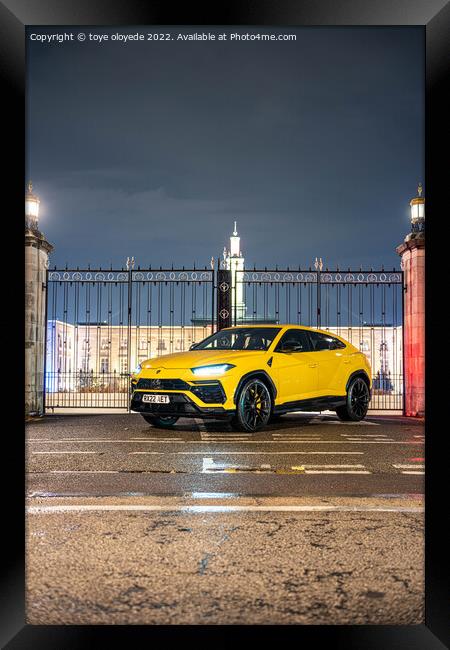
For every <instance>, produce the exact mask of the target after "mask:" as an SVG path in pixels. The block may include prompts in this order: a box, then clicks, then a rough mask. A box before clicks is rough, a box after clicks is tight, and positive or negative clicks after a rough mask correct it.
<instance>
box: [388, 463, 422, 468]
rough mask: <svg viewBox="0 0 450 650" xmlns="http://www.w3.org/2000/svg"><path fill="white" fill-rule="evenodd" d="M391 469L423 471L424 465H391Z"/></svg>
mask: <svg viewBox="0 0 450 650" xmlns="http://www.w3.org/2000/svg"><path fill="white" fill-rule="evenodd" d="M393 467H396V468H397V469H425V465H420V464H419V463H415V464H414V465H401V464H400V465H393Z"/></svg>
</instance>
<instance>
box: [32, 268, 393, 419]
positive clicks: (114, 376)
mask: <svg viewBox="0 0 450 650" xmlns="http://www.w3.org/2000/svg"><path fill="white" fill-rule="evenodd" d="M246 323H253V324H255V323H293V324H295V323H297V324H302V325H307V326H311V327H318V328H321V329H324V330H329V331H330V332H335V333H337V334H339V335H341V336H343V337H344V338H345V339H347V340H349V341H350V342H351V343H353V345H355V346H356V347H358V348H359V349H360V350H361V351H363V352H364V353H365V354H366V355H367V356H368V358H369V360H370V363H371V366H372V370H373V399H372V402H371V408H372V409H382V410H398V411H402V410H403V273H402V272H401V271H398V270H395V269H393V270H392V271H386V270H384V269H381V271H373V270H370V271H363V270H362V269H360V270H359V271H352V270H350V269H348V270H347V271H341V270H339V269H337V270H329V269H325V270H324V269H323V265H322V261H321V260H316V262H315V265H314V267H313V268H310V269H307V270H302V269H300V268H299V269H296V270H292V269H289V268H287V269H283V270H280V269H278V268H275V269H266V268H265V269H264V270H262V269H256V268H253V269H242V270H238V271H233V272H232V271H230V270H227V269H226V268H221V267H220V265H219V268H217V269H214V268H210V269H208V268H206V267H205V268H203V269H195V268H192V269H184V268H182V269H173V268H171V269H162V268H160V269H156V270H155V269H151V268H150V269H141V268H137V269H136V270H135V269H134V268H133V263H132V262H129V263H128V264H127V268H126V269H120V270H114V269H109V270H102V269H97V270H92V269H90V268H88V269H75V270H70V269H67V268H66V269H62V270H60V269H56V268H55V269H53V270H49V271H48V272H47V337H46V341H47V345H46V356H45V390H44V395H45V407H46V409H55V408H92V407H94V408H95V407H97V408H114V407H118V408H128V403H129V386H130V382H129V375H130V372H131V371H132V369H133V368H134V367H136V366H137V365H138V364H139V363H140V362H141V361H143V360H145V359H148V358H151V357H155V356H160V355H162V354H170V353H172V352H178V351H184V350H187V349H189V347H190V346H191V345H192V343H194V342H196V341H197V342H198V341H200V340H201V339H203V338H205V337H206V336H208V335H209V334H211V333H212V332H213V331H215V330H216V329H222V328H223V327H228V326H230V325H233V324H236V325H239V324H246Z"/></svg>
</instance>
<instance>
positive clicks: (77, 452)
mask: <svg viewBox="0 0 450 650" xmlns="http://www.w3.org/2000/svg"><path fill="white" fill-rule="evenodd" d="M31 453H32V454H33V456H37V455H39V454H57V455H58V456H62V455H63V454H98V451H33V452H31Z"/></svg>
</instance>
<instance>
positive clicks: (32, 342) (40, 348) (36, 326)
mask: <svg viewBox="0 0 450 650" xmlns="http://www.w3.org/2000/svg"><path fill="white" fill-rule="evenodd" d="M38 217H39V199H38V197H37V196H35V195H34V194H33V193H32V185H31V183H29V184H28V191H27V193H26V195H25V414H26V415H30V414H42V413H43V404H44V401H43V400H44V353H45V337H46V322H45V320H46V310H45V306H46V295H47V287H46V282H45V281H46V271H47V268H48V256H49V254H50V253H51V251H52V250H53V246H52V245H51V244H49V242H48V241H47V240H46V238H45V237H44V235H43V234H42V233H41V232H40V230H39V228H38Z"/></svg>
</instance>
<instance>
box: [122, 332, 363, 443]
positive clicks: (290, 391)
mask: <svg viewBox="0 0 450 650" xmlns="http://www.w3.org/2000/svg"><path fill="white" fill-rule="evenodd" d="M371 376H372V374H371V369H370V365H369V362H368V360H367V357H366V356H365V355H364V354H363V353H362V352H360V351H359V350H358V349H357V348H355V347H354V346H353V345H351V344H350V343H348V342H347V341H345V340H344V339H343V338H341V337H340V336H337V335H336V334H332V335H331V334H330V333H329V332H325V331H321V330H316V329H311V328H309V327H302V326H299V325H273V326H272V325H270V326H269V325H243V326H239V327H230V328H226V329H222V330H220V331H219V332H216V333H215V334H212V335H211V336H208V338H206V339H204V340H203V341H201V343H194V344H193V345H192V346H191V348H190V350H189V351H188V352H177V353H175V354H168V355H165V356H161V357H158V358H155V359H149V360H148V361H144V362H143V363H142V364H140V365H139V366H138V367H137V368H136V370H135V372H134V373H133V374H132V379H131V387H132V398H131V405H130V408H131V410H132V411H134V412H136V411H137V412H139V413H141V415H142V416H143V418H144V419H145V420H146V421H147V422H149V423H150V424H154V425H156V426H160V427H170V426H172V425H173V424H175V422H176V421H177V420H178V419H179V418H180V417H193V418H215V419H217V418H223V419H226V420H229V421H230V423H231V425H232V426H233V428H236V429H238V430H244V431H257V430H259V429H261V428H262V427H263V426H264V425H265V424H266V423H267V422H268V421H269V420H274V419H276V418H278V417H279V416H281V415H283V414H284V413H287V412H288V411H323V410H327V409H332V410H335V411H336V413H337V415H338V417H339V418H340V419H341V420H362V419H363V418H364V416H365V415H366V413H367V409H368V406H369V401H370V393H371V387H372V379H371Z"/></svg>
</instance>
